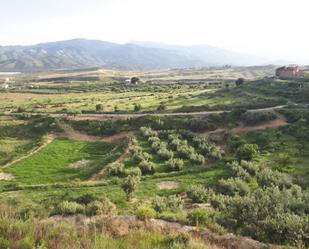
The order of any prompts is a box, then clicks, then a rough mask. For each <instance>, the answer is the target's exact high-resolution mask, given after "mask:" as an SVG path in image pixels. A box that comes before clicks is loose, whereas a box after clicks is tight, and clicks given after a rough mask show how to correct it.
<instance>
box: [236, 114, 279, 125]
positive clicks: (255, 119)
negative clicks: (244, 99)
mask: <svg viewBox="0 0 309 249" xmlns="http://www.w3.org/2000/svg"><path fill="white" fill-rule="evenodd" d="M274 119H276V115H275V114H273V113H272V112H250V111H247V112H245V113H243V114H242V115H241V120H242V121H243V122H244V123H245V124H247V125H257V124H260V123H263V122H267V121H271V120H274Z"/></svg>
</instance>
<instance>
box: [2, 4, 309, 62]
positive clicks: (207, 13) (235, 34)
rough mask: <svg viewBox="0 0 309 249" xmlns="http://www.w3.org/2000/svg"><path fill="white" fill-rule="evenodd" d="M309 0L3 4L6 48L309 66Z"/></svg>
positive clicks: (3, 32)
mask: <svg viewBox="0 0 309 249" xmlns="http://www.w3.org/2000/svg"><path fill="white" fill-rule="evenodd" d="M308 2H309V1H308V0H293V1H291V0H0V13H1V15H0V32H1V33H0V45H17V44H21V45H25V44H35V43H40V42H48V41H57V40H66V39H73V38H88V39H99V40H106V41H113V42H118V43H125V42H128V41H130V40H140V41H158V42H165V43H172V44H179V45H191V44H209V45H213V46H218V47H222V48H227V49H230V50H234V51H238V52H245V53H252V54H258V55H263V56H269V57H271V58H272V59H273V58H275V59H276V58H278V59H282V58H295V61H297V60H298V61H300V62H303V61H308V62H309V49H307V46H308V44H309V35H308V31H307V30H308V27H307V25H308V23H309V15H308V9H309V3H308Z"/></svg>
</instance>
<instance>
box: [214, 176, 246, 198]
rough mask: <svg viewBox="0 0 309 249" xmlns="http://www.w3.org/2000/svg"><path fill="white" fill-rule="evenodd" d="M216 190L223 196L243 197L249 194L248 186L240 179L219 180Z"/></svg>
mask: <svg viewBox="0 0 309 249" xmlns="http://www.w3.org/2000/svg"><path fill="white" fill-rule="evenodd" d="M217 190H218V191H219V192H220V193H222V194H225V195H230V196H234V195H237V194H239V195H241V196H244V195H246V194H248V193H249V192H250V187H249V185H248V184H247V183H246V182H245V181H243V180H242V179H240V178H229V179H226V180H224V179H221V180H219V182H218V184H217Z"/></svg>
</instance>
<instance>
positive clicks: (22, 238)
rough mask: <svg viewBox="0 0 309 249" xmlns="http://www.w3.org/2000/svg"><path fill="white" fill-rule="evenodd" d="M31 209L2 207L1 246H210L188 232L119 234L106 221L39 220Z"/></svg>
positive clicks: (51, 248)
mask: <svg viewBox="0 0 309 249" xmlns="http://www.w3.org/2000/svg"><path fill="white" fill-rule="evenodd" d="M35 216H36V213H35V212H33V211H32V210H31V209H29V208H25V207H14V205H6V204H2V205H1V206H0V249H7V248H10V249H33V248H35V249H81V248H83V249H136V248H139V249H176V248H177V249H185V248H186V249H206V247H205V246H204V245H202V244H200V243H197V242H195V241H193V240H192V239H190V238H189V237H188V236H187V235H182V234H180V235H179V234H178V235H163V234H160V233H156V232H149V231H143V230H138V231H135V232H132V233H129V234H128V235H124V236H115V235H113V234H111V233H109V232H108V230H109V229H108V225H107V224H105V223H104V220H103V219H102V220H101V219H100V220H97V221H96V222H95V223H90V224H85V223H82V222H79V220H78V218H75V219H67V220H63V221H61V220H60V221H57V220H56V218H55V219H51V218H50V219H39V218H37V217H35Z"/></svg>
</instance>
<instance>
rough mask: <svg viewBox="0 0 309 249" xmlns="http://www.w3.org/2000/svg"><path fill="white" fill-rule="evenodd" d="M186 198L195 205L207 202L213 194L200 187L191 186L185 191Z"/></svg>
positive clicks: (209, 190)
mask: <svg viewBox="0 0 309 249" xmlns="http://www.w3.org/2000/svg"><path fill="white" fill-rule="evenodd" d="M187 194H188V197H189V198H190V199H191V200H192V201H193V202H196V203H202V202H209V201H210V200H211V199H212V197H213V195H214V192H213V191H212V190H211V189H208V188H205V187H204V186H202V185H191V186H190V187H189V188H188V190H187Z"/></svg>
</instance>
